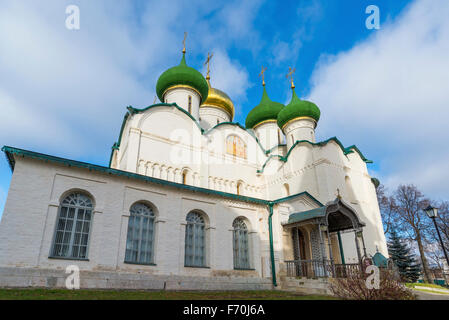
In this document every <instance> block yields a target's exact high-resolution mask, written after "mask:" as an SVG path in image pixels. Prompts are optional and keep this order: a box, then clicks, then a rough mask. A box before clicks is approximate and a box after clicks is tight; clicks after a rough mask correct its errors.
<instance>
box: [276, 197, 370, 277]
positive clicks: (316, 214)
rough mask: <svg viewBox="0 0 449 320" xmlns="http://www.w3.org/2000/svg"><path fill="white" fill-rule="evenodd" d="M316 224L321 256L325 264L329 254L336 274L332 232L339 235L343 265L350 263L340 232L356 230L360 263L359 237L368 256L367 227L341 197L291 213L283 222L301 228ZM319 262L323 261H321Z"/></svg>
mask: <svg viewBox="0 0 449 320" xmlns="http://www.w3.org/2000/svg"><path fill="white" fill-rule="evenodd" d="M310 224H312V225H315V226H316V227H317V228H318V230H320V232H319V242H320V243H319V245H320V247H321V258H322V259H323V264H324V261H325V259H326V258H325V257H326V255H327V254H328V257H327V258H328V259H329V260H330V264H331V265H332V272H333V273H334V274H335V270H334V265H335V264H334V257H333V254H332V244H331V237H330V234H331V233H336V234H337V237H338V246H339V249H340V250H339V251H340V257H341V264H342V266H343V267H345V265H346V266H349V264H346V263H345V258H344V252H343V245H342V240H341V236H340V232H351V231H353V232H354V240H355V245H356V251H357V258H358V264H359V265H361V263H362V259H363V258H362V253H361V252H360V244H359V238H360V240H361V241H362V248H363V256H364V257H367V254H366V247H365V240H364V237H363V227H365V225H366V224H365V223H364V222H362V221H361V220H360V218H359V217H358V215H357V213H356V212H355V211H354V209H352V208H351V207H350V206H348V205H347V204H345V203H344V202H343V201H342V200H341V197H337V198H336V199H335V200H334V201H330V202H328V203H327V204H326V205H324V206H322V207H319V208H315V209H312V210H307V211H302V212H296V213H292V214H290V216H289V218H288V221H286V222H285V223H283V227H284V228H287V229H288V228H292V229H294V228H300V227H301V226H305V225H310ZM323 232H325V234H327V240H328V241H327V242H328V246H329V250H328V253H327V254H326V252H325V251H326V250H324V246H325V244H324V241H323V236H322V233H323ZM319 263H321V262H320V261H319Z"/></svg>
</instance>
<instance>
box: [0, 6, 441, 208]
mask: <svg viewBox="0 0 449 320" xmlns="http://www.w3.org/2000/svg"><path fill="white" fill-rule="evenodd" d="M69 4H75V5H78V6H79V8H80V19H81V20H80V30H76V31H74V30H68V29H67V28H66V27H65V19H66V14H65V9H66V6H67V5H69ZM371 4H374V5H377V6H378V7H379V9H380V27H381V28H380V30H368V29H367V28H366V27H365V20H366V18H367V16H368V15H367V14H366V13H365V9H366V7H367V6H368V5H371ZM448 16H449V2H448V1H444V0H414V1H410V0H394V1H393V0H388V1H386V0H383V1H381V0H375V1H364V0H348V1H337V0H334V1H318V0H315V1H314V0H308V1H299V0H297V1H282V2H279V1H252V0H250V1H214V2H210V1H197V0H192V1H175V0H174V1H163V2H162V1H161V2H149V1H116V2H113V3H112V2H111V1H100V0H95V1H92V0H90V1H76V0H71V1H58V0H55V1H52V0H48V1H12V0H11V1H7V0H0V74H1V77H0V110H1V111H2V117H0V144H1V145H11V146H16V147H21V148H25V149H29V150H34V151H39V152H43V153H49V154H52V155H57V156H62V157H67V158H71V159H76V160H82V161H87V162H92V163H95V164H100V165H107V164H108V160H109V156H110V148H111V146H112V144H113V143H114V142H115V141H116V139H117V136H118V133H119V129H120V125H121V121H122V119H123V115H124V113H125V111H126V109H125V107H126V106H127V105H132V106H134V107H144V106H147V105H150V104H152V102H153V99H154V97H155V83H156V81H157V78H158V76H159V75H160V74H161V72H163V71H164V70H165V69H167V68H169V67H171V66H173V65H175V64H178V63H179V60H180V57H181V49H182V38H183V33H184V31H187V32H188V33H189V35H188V38H187V63H188V64H189V65H190V66H192V67H195V68H197V69H198V70H200V71H202V72H203V73H204V71H205V70H204V65H203V62H204V60H205V57H206V56H207V52H209V51H212V52H214V58H213V60H212V65H211V78H212V80H211V81H212V85H213V86H214V87H217V88H219V89H222V90H224V91H225V92H227V93H228V94H229V95H230V96H231V98H232V99H233V101H234V103H235V105H236V109H237V110H236V116H235V121H237V122H240V123H244V122H245V117H246V114H247V113H248V112H249V110H251V108H253V107H254V106H255V105H257V104H258V103H259V101H260V98H261V92H262V88H261V85H260V82H261V81H260V78H259V77H258V74H259V72H260V68H261V66H262V65H264V66H266V67H268V69H267V72H266V82H267V91H268V94H269V95H270V97H271V98H272V99H273V100H276V101H279V102H282V103H286V102H288V100H289V99H290V94H291V92H290V89H289V84H288V81H287V80H286V79H285V74H286V73H287V71H288V67H289V66H291V67H295V68H296V75H295V85H296V88H297V93H298V94H300V95H301V96H302V97H304V98H307V99H310V100H312V101H314V102H315V103H317V104H318V106H319V107H320V109H321V112H322V118H321V120H320V123H319V124H318V128H317V139H318V140H324V139H327V138H329V137H331V136H337V137H338V138H339V139H340V140H341V141H342V142H343V144H344V145H345V146H349V145H352V144H356V145H357V146H358V147H359V149H360V150H362V152H363V153H364V154H365V156H366V157H367V158H369V159H372V160H374V164H372V165H369V170H370V172H371V174H372V175H373V176H376V177H379V178H380V180H381V182H383V183H384V184H386V185H387V186H388V187H389V188H394V187H395V186H397V184H398V183H415V184H416V185H418V187H420V188H421V189H422V190H423V191H424V192H425V193H426V194H427V195H429V196H432V197H434V198H436V199H445V200H447V199H448V198H449V197H448V194H447V190H449V182H448V181H449V161H448V159H449V148H447V147H446V146H447V141H446V139H447V138H448V137H449V129H448V126H447V124H446V121H447V119H449V114H448V109H449V108H448V104H449V72H447V71H448V70H449V61H448V60H449V59H448V54H447V52H449V21H447V19H446V17H448ZM2 158H3V159H1V158H0V214H1V213H2V212H3V206H4V202H5V200H6V195H7V190H8V188H9V182H10V179H11V171H10V169H9V167H8V165H7V162H6V159H5V157H2Z"/></svg>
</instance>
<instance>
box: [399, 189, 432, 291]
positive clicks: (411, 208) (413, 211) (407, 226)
mask: <svg viewBox="0 0 449 320" xmlns="http://www.w3.org/2000/svg"><path fill="white" fill-rule="evenodd" d="M393 197H394V202H395V207H394V213H393V215H394V219H395V221H396V226H397V227H398V228H399V230H400V231H402V232H403V233H404V235H406V236H407V237H408V238H409V239H410V240H414V241H416V243H417V245H418V251H419V255H420V258H421V262H422V268H423V272H424V278H425V280H426V281H427V282H431V275H430V271H429V265H428V263H427V258H426V254H425V251H424V240H425V235H426V232H428V231H427V230H428V228H429V219H428V218H427V217H425V213H424V212H423V209H424V208H425V207H426V206H427V205H428V204H429V200H428V199H426V198H424V195H423V194H422V193H421V191H419V190H418V188H417V187H416V186H414V185H412V184H410V185H400V186H399V187H398V188H397V190H396V191H395V192H394V194H393Z"/></svg>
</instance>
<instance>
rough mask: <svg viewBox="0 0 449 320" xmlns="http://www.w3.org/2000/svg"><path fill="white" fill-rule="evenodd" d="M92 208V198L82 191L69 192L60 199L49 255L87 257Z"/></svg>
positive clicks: (73, 257) (75, 257)
mask: <svg viewBox="0 0 449 320" xmlns="http://www.w3.org/2000/svg"><path fill="white" fill-rule="evenodd" d="M92 210H93V204H92V200H91V199H90V198H89V197H88V196H86V195H84V194H82V193H78V192H74V193H71V194H69V195H68V196H67V197H65V198H64V200H62V202H61V205H60V206H59V215H58V220H57V223H56V228H55V235H54V240H53V248H52V251H51V257H55V258H56V257H58V258H59V257H61V258H72V259H87V247H88V245H89V231H90V227H91V226H90V224H91V221H92Z"/></svg>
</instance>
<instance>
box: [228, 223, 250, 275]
mask: <svg viewBox="0 0 449 320" xmlns="http://www.w3.org/2000/svg"><path fill="white" fill-rule="evenodd" d="M232 227H233V228H234V230H233V244H234V269H249V268H250V263H249V241H248V228H247V226H246V223H245V221H243V219H241V218H237V219H235V220H234V223H233V224H232Z"/></svg>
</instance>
